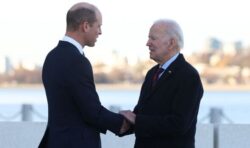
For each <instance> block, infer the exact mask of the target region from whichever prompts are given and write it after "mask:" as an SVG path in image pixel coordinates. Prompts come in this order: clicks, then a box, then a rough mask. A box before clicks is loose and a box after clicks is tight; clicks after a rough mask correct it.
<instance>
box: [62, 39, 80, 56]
mask: <svg viewBox="0 0 250 148" xmlns="http://www.w3.org/2000/svg"><path fill="white" fill-rule="evenodd" d="M62 40H63V41H66V42H69V43H71V44H73V45H74V46H75V47H76V48H77V49H78V50H79V52H80V53H81V54H82V55H84V53H83V46H82V45H81V44H80V43H79V42H77V41H76V40H75V39H73V38H72V37H69V36H66V35H65V36H64V37H63V39H62Z"/></svg>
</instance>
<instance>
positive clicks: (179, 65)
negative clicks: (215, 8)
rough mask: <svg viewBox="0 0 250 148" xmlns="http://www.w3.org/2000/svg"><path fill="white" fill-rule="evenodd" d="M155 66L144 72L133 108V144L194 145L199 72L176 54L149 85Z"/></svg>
mask: <svg viewBox="0 0 250 148" xmlns="http://www.w3.org/2000/svg"><path fill="white" fill-rule="evenodd" d="M158 66H159V65H156V66H154V67H153V68H152V69H151V70H149V72H148V73H147V75H146V78H145V81H144V83H143V85H142V88H141V93H140V98H139V101H138V104H137V105H136V107H135V109H134V112H135V113H136V114H137V116H136V121H135V126H134V129H133V132H134V133H135V136H136V142H135V148H194V147H195V146H194V143H195V131H196V122H197V114H198V110H199V104H200V100H201V98H202V95H203V87H202V83H201V80H200V77H199V74H198V72H197V71H196V70H195V69H194V68H193V67H192V66H191V65H190V64H189V63H187V62H186V61H185V59H184V57H183V55H182V54H180V55H179V56H178V57H177V59H176V60H175V61H174V62H173V63H172V64H171V65H170V66H169V67H168V68H167V69H166V70H165V71H164V73H163V74H162V76H161V77H160V79H159V80H158V82H157V84H156V86H155V87H154V89H152V87H151V85H152V77H153V74H154V73H155V71H156V69H157V67H158Z"/></svg>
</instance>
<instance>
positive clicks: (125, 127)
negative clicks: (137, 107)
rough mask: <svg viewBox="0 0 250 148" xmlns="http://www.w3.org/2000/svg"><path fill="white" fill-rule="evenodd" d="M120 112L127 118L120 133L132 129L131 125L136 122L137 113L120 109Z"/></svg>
mask: <svg viewBox="0 0 250 148" xmlns="http://www.w3.org/2000/svg"><path fill="white" fill-rule="evenodd" d="M119 114H121V115H123V116H124V118H125V119H124V120H123V124H122V126H121V129H120V134H124V133H125V132H127V131H128V130H129V129H130V127H131V125H133V124H135V117H136V115H135V114H134V113H133V112H132V111H130V110H122V111H119Z"/></svg>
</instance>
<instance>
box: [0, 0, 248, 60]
mask: <svg viewBox="0 0 250 148" xmlns="http://www.w3.org/2000/svg"><path fill="white" fill-rule="evenodd" d="M76 2H79V1H78V0H71V1H69V0H60V1H59V0H53V1H48V0H43V1H32V0H23V1H17V0H14V1H2V2H1V5H0V17H1V20H0V23H1V28H0V32H1V34H0V40H1V44H0V53H1V55H0V56H8V57H10V58H11V59H13V60H14V62H16V61H20V60H21V61H23V62H25V63H36V64H39V65H41V64H42V63H43V60H44V58H45V56H46V54H47V53H48V52H49V51H50V50H51V49H52V48H53V47H54V46H56V44H57V42H58V40H60V39H61V38H62V37H63V35H64V32H65V15H66V12H67V10H68V9H69V7H70V6H71V5H72V4H74V3H76ZM87 2H90V3H93V4H95V5H97V6H98V7H99V9H100V10H101V12H102V14H103V26H102V31H103V34H102V35H101V36H100V37H99V38H98V41H97V43H96V46H95V47H93V48H86V49H84V52H85V53H86V54H87V55H90V57H91V58H96V59H98V58H104V57H105V56H106V55H107V54H109V53H110V52H112V51H116V52H118V53H119V54H122V55H125V56H127V57H129V58H131V59H133V58H134V59H136V57H138V56H140V57H144V58H148V48H147V47H146V41H147V36H148V30H149V27H150V26H151V24H152V23H153V21H155V20H156V19H159V18H171V19H174V20H176V21H177V22H178V23H179V24H180V26H181V27H182V29H183V32H184V39H185V46H184V49H183V51H182V52H184V53H187V54H189V53H191V52H194V51H198V50H200V49H201V48H202V46H203V45H204V43H205V40H206V39H207V38H210V37H216V38H218V39H219V40H222V41H223V42H235V41H242V43H243V45H244V46H249V44H250V29H249V28H248V26H250V21H249V20H247V19H246V18H248V15H249V14H250V12H248V11H250V10H249V9H248V8H247V7H248V5H247V4H248V3H247V2H246V1H244V0H237V1H236V0H231V1H226V0H209V1H208V0H189V1H184V0H177V1H168V0H167V1H161V0H154V1H132V0H126V1H117V0H87Z"/></svg>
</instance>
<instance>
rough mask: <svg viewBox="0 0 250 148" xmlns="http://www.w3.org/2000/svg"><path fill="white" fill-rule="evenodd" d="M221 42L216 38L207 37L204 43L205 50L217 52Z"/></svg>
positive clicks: (221, 45)
mask: <svg viewBox="0 0 250 148" xmlns="http://www.w3.org/2000/svg"><path fill="white" fill-rule="evenodd" d="M222 47H223V44H222V42H221V41H220V40H218V39H216V38H213V37H212V38H209V39H208V40H207V41H206V43H205V51H207V52H209V53H210V52H218V51H220V50H221V49H222Z"/></svg>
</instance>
